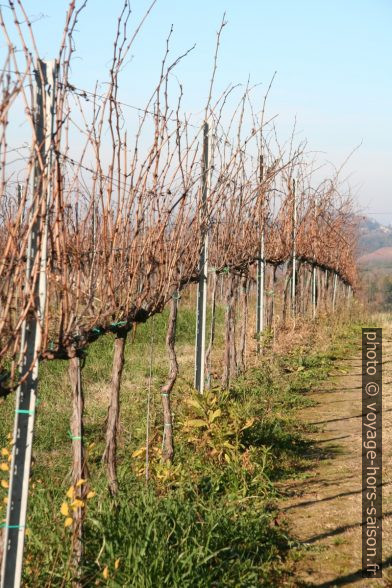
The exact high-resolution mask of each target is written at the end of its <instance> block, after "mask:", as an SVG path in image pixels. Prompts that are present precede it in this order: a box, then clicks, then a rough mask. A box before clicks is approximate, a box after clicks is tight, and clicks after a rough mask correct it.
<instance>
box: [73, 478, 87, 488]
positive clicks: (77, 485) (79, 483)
mask: <svg viewBox="0 0 392 588" xmlns="http://www.w3.org/2000/svg"><path fill="white" fill-rule="evenodd" d="M86 482H87V480H83V478H80V480H78V481H77V482H76V484H75V488H80V486H83V484H85V483H86Z"/></svg>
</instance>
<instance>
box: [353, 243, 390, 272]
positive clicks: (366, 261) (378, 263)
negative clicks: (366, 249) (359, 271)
mask: <svg viewBox="0 0 392 588" xmlns="http://www.w3.org/2000/svg"><path fill="white" fill-rule="evenodd" d="M358 265H359V266H362V267H367V268H375V267H378V268H392V247H381V248H380V249H376V251H372V252H371V253H366V254H365V255H361V257H359V258H358Z"/></svg>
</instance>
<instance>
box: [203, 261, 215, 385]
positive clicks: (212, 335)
mask: <svg viewBox="0 0 392 588" xmlns="http://www.w3.org/2000/svg"><path fill="white" fill-rule="evenodd" d="M217 284H218V276H217V273H216V272H214V273H213V283H212V300H211V327H210V341H209V344H208V349H207V351H206V359H205V365H206V376H207V388H210V387H211V353H212V348H213V346H214V341H215V323H216V293H217Z"/></svg>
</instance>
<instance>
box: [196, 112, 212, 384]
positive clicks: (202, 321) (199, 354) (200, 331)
mask: <svg viewBox="0 0 392 588" xmlns="http://www.w3.org/2000/svg"><path fill="white" fill-rule="evenodd" d="M210 182H211V135H210V128H209V124H208V122H207V121H206V122H205V123H204V125H203V155H202V188H201V211H200V214H201V239H202V246H201V251H200V261H199V283H198V286H197V308H196V349H195V388H196V390H198V392H200V394H203V391H204V383H205V382H204V380H205V349H206V318H207V278H208V224H209V223H208V217H207V200H208V197H209V193H210Z"/></svg>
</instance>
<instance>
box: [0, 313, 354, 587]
mask: <svg viewBox="0 0 392 588" xmlns="http://www.w3.org/2000/svg"><path fill="white" fill-rule="evenodd" d="M217 318H218V321H217V323H218V324H217V338H216V348H215V353H214V357H213V370H212V371H213V373H214V366H215V367H216V368H217V367H218V365H219V363H220V362H221V357H222V352H223V351H222V346H223V322H224V320H223V318H224V309H223V307H219V309H218V316H217ZM166 321H167V314H166V313H164V314H163V315H160V316H156V317H155V318H154V321H151V320H150V321H149V322H148V323H147V324H145V325H141V326H140V327H139V328H138V329H137V331H136V333H135V334H134V336H133V337H130V340H129V342H128V344H127V350H126V365H125V369H124V378H123V386H122V406H121V434H120V444H119V480H120V492H119V495H118V497H117V499H116V501H114V502H113V501H112V500H111V499H110V498H109V496H108V493H107V487H106V479H105V475H104V468H103V466H102V463H101V455H102V452H103V447H104V424H105V417H106V406H107V384H108V380H109V377H110V370H111V357H112V345H113V339H112V338H111V336H106V337H103V338H102V339H100V340H98V341H97V342H96V343H95V344H93V345H92V346H91V347H90V348H89V350H88V353H87V356H86V362H85V367H84V369H83V378H84V383H85V395H86V431H85V439H86V444H87V446H88V463H89V469H90V478H89V484H90V488H91V489H92V490H93V491H94V492H95V493H96V494H95V496H94V497H93V498H92V499H91V500H90V501H89V502H88V506H87V510H86V522H85V558H84V570H83V582H84V584H83V585H85V586H94V585H96V586H111V587H113V588H114V587H120V586H130V587H135V588H147V587H149V588H150V587H151V588H153V587H154V588H155V587H156V586H168V587H169V586H170V587H172V586H175V587H177V586H178V587H179V586H181V587H200V588H202V587H205V586H211V587H212V586H217V587H218V586H229V587H230V586H233V587H234V586H236V587H237V586H243V587H245V588H246V587H249V588H250V587H251V586H259V585H260V586H271V587H272V586H280V585H282V586H284V585H289V584H288V583H290V582H291V585H293V584H292V582H293V581H294V582H296V581H297V580H293V577H294V578H295V576H293V575H290V574H292V573H295V574H296V573H297V571H296V570H297V568H296V567H295V566H297V565H299V566H301V565H304V566H305V565H306V564H305V562H306V561H307V558H308V555H309V553H310V551H309V552H308V549H304V546H303V538H302V537H301V536H299V535H296V532H295V531H294V529H293V525H292V516H291V514H289V511H286V512H285V511H284V508H282V506H281V504H280V503H279V501H280V500H281V494H282V492H287V489H289V488H290V487H291V486H292V485H293V486H295V488H294V491H295V492H297V490H298V489H299V488H301V485H302V486H303V487H307V484H308V481H309V480H311V479H312V476H313V468H315V467H316V466H319V465H320V464H325V467H327V464H328V463H330V461H331V459H332V457H331V454H332V453H333V455H335V454H334V451H333V449H331V447H329V448H328V447H327V448H324V447H323V446H322V445H321V446H320V444H319V443H318V440H317V438H314V437H312V435H314V434H315V431H316V428H315V425H312V424H310V423H311V422H312V420H315V419H309V418H307V416H306V415H311V414H312V413H311V412H309V413H308V412H307V411H316V412H317V411H318V410H319V408H318V407H317V406H316V403H317V402H318V398H317V397H313V395H312V394H310V392H311V391H312V390H314V389H315V388H318V387H319V386H320V382H322V381H326V382H327V383H328V382H329V383H330V381H331V378H332V379H335V378H333V377H332V376H331V375H330V374H331V372H334V374H335V371H336V372H338V366H341V365H342V360H343V359H344V358H346V357H347V356H350V357H351V356H353V354H355V352H356V349H357V347H356V345H357V343H358V341H359V340H360V325H359V324H358V323H355V321H347V317H346V319H344V318H341V319H338V318H336V320H335V321H334V322H332V321H330V320H320V321H319V322H318V323H317V324H312V323H308V324H303V325H297V327H296V329H289V330H287V331H286V332H284V333H282V334H281V336H280V338H278V340H276V341H274V342H273V340H272V339H271V338H268V337H267V340H268V344H269V346H270V347H271V348H268V349H267V350H266V353H265V355H264V357H263V358H262V359H261V360H260V361H259V360H257V361H250V365H249V367H248V370H247V372H246V374H245V375H243V376H241V377H239V378H238V379H237V380H236V381H235V382H234V383H233V384H232V386H231V389H230V393H229V394H225V393H222V392H221V391H220V390H219V387H218V386H217V385H216V386H215V385H214V387H213V389H212V391H211V393H208V394H206V395H205V396H204V397H203V399H202V400H201V401H200V399H198V397H197V396H196V395H195V394H194V392H193V391H192V369H193V359H194V358H193V338H194V328H195V323H194V310H193V308H190V307H187V305H186V304H184V306H182V307H181V310H180V314H179V324H178V355H179V363H180V377H179V379H178V382H177V384H176V388H175V390H174V393H173V413H174V422H175V433H176V435H175V441H176V454H175V462H174V464H173V466H171V467H168V466H166V465H163V464H162V463H161V460H160V451H161V441H162V438H161V431H162V416H161V406H160V395H159V389H160V386H161V385H162V383H163V382H164V380H165V377H166V374H167V369H168V366H167V358H166V353H165V347H164V339H165V331H166ZM273 345H274V349H272V346H273ZM343 364H344V362H343ZM150 365H151V366H152V379H151V387H150V378H149V375H150ZM334 366H336V367H334ZM216 371H217V369H216ZM40 376H41V377H40V382H41V383H40V403H39V413H38V417H37V429H36V438H35V445H34V461H33V473H32V479H31V496H30V505H29V518H28V534H27V546H26V563H25V568H24V586H26V587H31V588H32V587H38V586H39V587H41V586H42V587H44V586H45V587H46V586H47V587H49V586H51V587H57V586H58V587H60V586H69V585H70V582H71V571H70V565H69V556H70V532H69V529H66V528H64V517H63V516H62V514H61V513H60V507H61V505H62V503H63V502H64V501H66V500H67V499H66V493H67V490H68V487H69V484H70V478H69V471H70V457H71V440H70V438H69V435H68V428H69V424H68V423H69V415H70V401H69V384H68V378H67V365H66V363H65V362H61V361H54V362H49V363H46V364H44V365H43V366H42V368H41V374H40ZM149 389H151V402H150V436H149V475H150V478H149V482H148V484H146V481H145V471H146V465H145V464H146V454H145V446H146V409H147V397H148V391H149ZM329 394H331V395H333V394H334V393H333V392H330V393H329ZM325 398H326V395H325ZM333 398H334V397H333V396H328V399H329V400H328V401H331V402H332V400H333ZM1 410H2V414H3V415H5V416H4V419H2V421H1V422H0V447H5V446H6V445H7V434H9V431H10V430H11V428H12V419H13V410H14V406H13V399H12V398H11V399H8V400H7V401H6V402H5V403H4V405H3V406H1ZM298 411H300V413H299V412H298ZM212 414H215V416H214V417H213V418H211V415H212ZM299 414H300V415H301V417H300V418H298V415H299ZM203 420H204V424H203ZM320 420H321V418H320ZM317 434H318V433H317ZM0 492H2V493H3V496H5V494H6V491H5V490H2V489H1V488H0ZM3 496H1V500H2V499H3ZM288 500H290V499H288ZM292 500H293V502H292V503H293V504H295V501H296V500H298V498H294V497H293V498H292ZM290 504H291V503H290ZM287 506H289V503H287V504H286V507H287ZM298 506H299V505H298ZM3 509H4V507H3ZM324 514H325V513H324ZM324 514H323V516H324ZM315 516H316V515H315ZM287 519H288V522H287ZM311 524H313V526H318V523H315V521H313V523H311ZM297 561H299V562H300V563H298V564H297ZM301 562H304V563H303V564H302V563H301ZM326 563H327V562H326ZM293 566H294V567H293ZM299 569H300V568H298V570H299ZM293 570H294V572H293ZM298 574H299V575H298V578H299V580H298V581H301V582H302V579H303V575H302V572H300V571H298ZM294 585H296V584H294ZM298 585H300V584H298ZM316 585H323V584H316ZM325 585H327V584H325Z"/></svg>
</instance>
